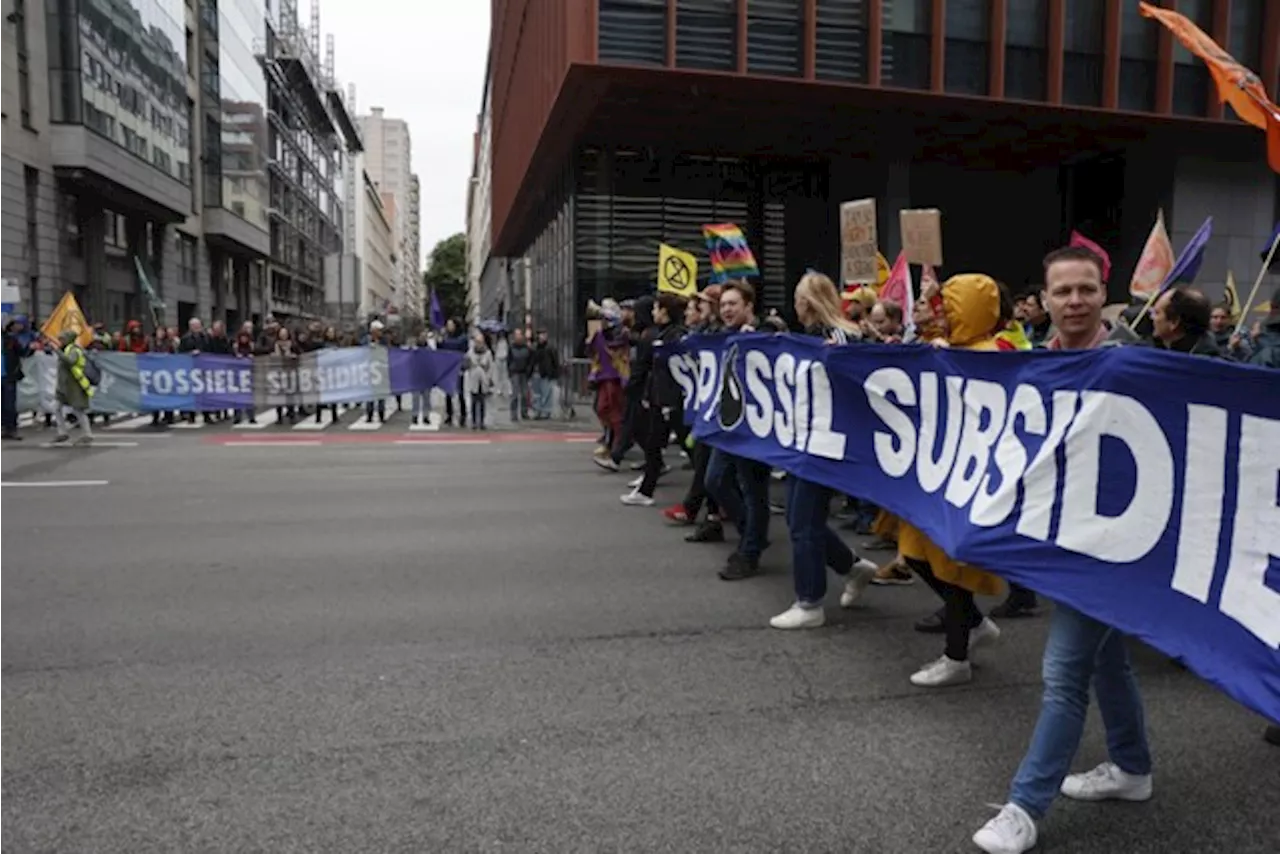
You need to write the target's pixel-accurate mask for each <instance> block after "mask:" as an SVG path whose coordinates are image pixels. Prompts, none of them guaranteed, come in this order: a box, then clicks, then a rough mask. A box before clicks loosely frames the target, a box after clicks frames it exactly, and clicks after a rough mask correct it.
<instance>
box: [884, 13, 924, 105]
mask: <svg viewBox="0 0 1280 854" xmlns="http://www.w3.org/2000/svg"><path fill="white" fill-rule="evenodd" d="M883 3H884V7H883V15H884V33H883V45H882V49H881V52H882V56H881V60H880V80H881V82H882V83H883V84H884V85H885V86H901V87H904V88H907V89H928V88H929V83H930V73H931V70H930V54H931V49H930V35H929V34H930V32H931V31H932V26H931V24H932V21H933V0H883Z"/></svg>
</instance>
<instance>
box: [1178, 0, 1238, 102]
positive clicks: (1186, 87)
mask: <svg viewBox="0 0 1280 854" xmlns="http://www.w3.org/2000/svg"><path fill="white" fill-rule="evenodd" d="M1233 5H1234V4H1233ZM1178 11H1179V12H1181V13H1182V14H1183V15H1185V16H1186V17H1187V18H1189V19H1190V20H1192V21H1194V22H1195V24H1196V26H1198V27H1199V28H1200V29H1202V30H1204V31H1205V32H1206V33H1208V32H1212V31H1213V0H1178ZM1173 111H1174V112H1175V113H1177V114H1178V115H1183V116H1203V115H1205V114H1206V113H1207V112H1208V111H1209V69H1208V68H1207V67H1206V66H1205V64H1204V60H1202V59H1200V58H1199V57H1198V56H1195V55H1194V54H1192V53H1191V51H1189V50H1187V49H1186V48H1185V47H1183V46H1182V45H1181V44H1179V43H1178V41H1177V39H1174V42H1173Z"/></svg>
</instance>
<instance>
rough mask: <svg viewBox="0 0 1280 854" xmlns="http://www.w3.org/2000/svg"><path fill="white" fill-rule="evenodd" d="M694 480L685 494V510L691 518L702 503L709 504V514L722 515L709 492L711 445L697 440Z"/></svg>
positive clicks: (694, 452) (695, 515)
mask: <svg viewBox="0 0 1280 854" xmlns="http://www.w3.org/2000/svg"><path fill="white" fill-rule="evenodd" d="M692 456H693V482H692V483H690V484H689V491H688V492H686V493H685V494H684V512H685V513H687V514H688V515H689V518H690V519H694V518H696V517H697V515H698V512H699V511H700V510H702V505H703V504H706V505H707V515H708V516H710V515H717V516H718V515H720V508H719V507H717V506H716V500H715V499H714V498H712V497H711V494H710V493H708V492H707V463H708V462H710V461H711V446H710V445H708V444H706V443H704V442H696V443H695V444H694V446H693V454H692Z"/></svg>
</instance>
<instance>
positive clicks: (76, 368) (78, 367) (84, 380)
mask: <svg viewBox="0 0 1280 854" xmlns="http://www.w3.org/2000/svg"><path fill="white" fill-rule="evenodd" d="M72 350H74V351H75V356H76V360H75V361H74V362H72V363H71V376H72V377H73V378H75V381H76V382H77V383H79V384H80V388H82V389H84V393H85V394H87V395H88V396H89V397H93V383H91V382H89V378H88V377H86V376H85V375H84V362H85V355H84V350H82V349H81V348H80V347H79V346H77V345H76V343H75V342H74V341H72V342H71V343H70V344H68V345H67V348H66V349H65V350H63V351H62V352H63V353H70V352H71V351H72Z"/></svg>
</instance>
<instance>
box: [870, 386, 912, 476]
mask: <svg viewBox="0 0 1280 854" xmlns="http://www.w3.org/2000/svg"><path fill="white" fill-rule="evenodd" d="M862 387H863V389H864V390H865V391H866V393H867V403H869V404H871V411H872V412H874V413H875V414H876V415H878V416H880V420H881V421H883V422H884V426H885V427H888V428H889V430H890V431H891V433H883V432H881V431H878V430H877V431H876V432H875V433H873V434H872V437H871V444H872V447H873V448H874V449H875V452H876V462H878V463H879V464H880V468H881V470H882V471H883V472H884V473H885V474H887V475H888V476H889V477H902V476H903V475H905V474H906V473H907V472H908V471H910V470H911V464H912V463H913V462H914V461H915V458H916V426H915V423H914V422H913V421H912V420H911V417H910V416H908V415H907V413H905V412H903V411H902V410H901V409H900V408H899V407H898V406H897V405H896V404H895V403H894V402H893V401H894V400H896V401H897V403H900V404H902V405H903V406H915V405H916V387H915V384H914V383H913V382H911V377H910V375H908V374H907V372H906V371H904V370H902V369H901V368H879V369H877V370H875V371H872V372H871V374H869V375H868V376H867V379H866V381H865V382H863V384H862ZM890 395H892V396H893V400H890V399H889V396H890Z"/></svg>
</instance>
